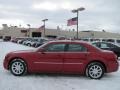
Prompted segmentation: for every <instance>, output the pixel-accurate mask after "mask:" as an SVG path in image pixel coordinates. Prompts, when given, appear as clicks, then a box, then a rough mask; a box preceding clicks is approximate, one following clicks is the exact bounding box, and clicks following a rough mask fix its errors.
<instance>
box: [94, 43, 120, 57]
mask: <svg viewBox="0 0 120 90" xmlns="http://www.w3.org/2000/svg"><path fill="white" fill-rule="evenodd" d="M92 44H93V45H94V46H96V47H98V48H101V49H103V50H110V51H113V52H114V53H115V54H116V55H117V57H120V46H119V45H116V44H114V43H110V42H93V43H92Z"/></svg>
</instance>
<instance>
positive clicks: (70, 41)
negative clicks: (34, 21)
mask: <svg viewBox="0 0 120 90" xmlns="http://www.w3.org/2000/svg"><path fill="white" fill-rule="evenodd" d="M49 43H81V44H89V43H88V42H86V41H80V40H55V41H49Z"/></svg>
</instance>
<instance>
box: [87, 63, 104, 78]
mask: <svg viewBox="0 0 120 90" xmlns="http://www.w3.org/2000/svg"><path fill="white" fill-rule="evenodd" d="M104 72H105V68H104V66H103V65H102V64H101V63H99V62H92V63H90V64H89V65H88V66H87V68H86V75H87V76H88V77H90V78H91V79H100V78H102V77H103V75H104Z"/></svg>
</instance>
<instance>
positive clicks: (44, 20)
mask: <svg viewBox="0 0 120 90" xmlns="http://www.w3.org/2000/svg"><path fill="white" fill-rule="evenodd" d="M42 21H43V23H44V37H45V22H46V21H48V19H43V20H42Z"/></svg>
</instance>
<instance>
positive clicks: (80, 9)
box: [72, 7, 85, 39]
mask: <svg viewBox="0 0 120 90" xmlns="http://www.w3.org/2000/svg"><path fill="white" fill-rule="evenodd" d="M83 10H85V8H84V7H80V8H77V9H74V10H72V12H73V13H77V33H76V38H77V39H78V38H79V37H78V16H79V11H83Z"/></svg>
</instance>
